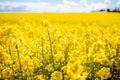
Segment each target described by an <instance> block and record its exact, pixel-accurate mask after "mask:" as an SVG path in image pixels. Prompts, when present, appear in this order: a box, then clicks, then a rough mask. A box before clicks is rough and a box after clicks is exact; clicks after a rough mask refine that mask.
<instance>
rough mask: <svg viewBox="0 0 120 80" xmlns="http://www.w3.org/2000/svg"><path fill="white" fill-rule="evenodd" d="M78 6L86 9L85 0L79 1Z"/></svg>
mask: <svg viewBox="0 0 120 80" xmlns="http://www.w3.org/2000/svg"><path fill="white" fill-rule="evenodd" d="M80 5H81V6H82V7H86V6H87V5H88V4H87V0H80Z"/></svg>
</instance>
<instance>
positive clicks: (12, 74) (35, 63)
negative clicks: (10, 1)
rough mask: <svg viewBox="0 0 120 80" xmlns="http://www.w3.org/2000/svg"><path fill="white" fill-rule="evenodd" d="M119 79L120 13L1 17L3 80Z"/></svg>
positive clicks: (0, 51) (0, 47)
mask: <svg viewBox="0 0 120 80" xmlns="http://www.w3.org/2000/svg"><path fill="white" fill-rule="evenodd" d="M1 79H3V80H108V79H109V80H119V79H120V14H119V13H0V80H1Z"/></svg>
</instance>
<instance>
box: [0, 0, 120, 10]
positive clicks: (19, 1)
mask: <svg viewBox="0 0 120 80" xmlns="http://www.w3.org/2000/svg"><path fill="white" fill-rule="evenodd" d="M115 7H120V0H0V12H89V11H93V10H100V9H106V8H111V9H113V8H115Z"/></svg>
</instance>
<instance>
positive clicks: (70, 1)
mask: <svg viewBox="0 0 120 80" xmlns="http://www.w3.org/2000/svg"><path fill="white" fill-rule="evenodd" d="M63 3H64V4H68V5H71V6H78V3H76V2H74V1H72V0H63Z"/></svg>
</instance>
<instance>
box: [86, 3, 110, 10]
mask: <svg viewBox="0 0 120 80" xmlns="http://www.w3.org/2000/svg"><path fill="white" fill-rule="evenodd" d="M87 7H88V9H89V10H100V9H106V8H107V7H108V5H107V4H105V3H100V2H98V3H91V4H90V5H88V6H87Z"/></svg>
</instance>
